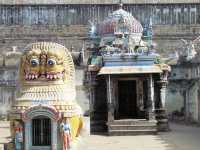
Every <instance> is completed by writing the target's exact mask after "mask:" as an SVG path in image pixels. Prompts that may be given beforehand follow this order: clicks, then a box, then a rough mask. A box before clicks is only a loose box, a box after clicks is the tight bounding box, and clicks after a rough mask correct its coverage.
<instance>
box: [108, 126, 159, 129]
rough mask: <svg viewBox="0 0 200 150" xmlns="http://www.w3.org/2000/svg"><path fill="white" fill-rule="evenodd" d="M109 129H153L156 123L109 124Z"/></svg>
mask: <svg viewBox="0 0 200 150" xmlns="http://www.w3.org/2000/svg"><path fill="white" fill-rule="evenodd" d="M108 128H109V130H152V129H153V130H154V129H157V126H156V125H109V126H108Z"/></svg>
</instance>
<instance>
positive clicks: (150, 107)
mask: <svg viewBox="0 0 200 150" xmlns="http://www.w3.org/2000/svg"><path fill="white" fill-rule="evenodd" d="M147 107H148V108H147V109H148V110H147V111H148V112H147V119H149V120H152V119H155V114H154V110H155V103H154V81H153V77H152V74H151V75H150V76H149V78H148V101H147Z"/></svg>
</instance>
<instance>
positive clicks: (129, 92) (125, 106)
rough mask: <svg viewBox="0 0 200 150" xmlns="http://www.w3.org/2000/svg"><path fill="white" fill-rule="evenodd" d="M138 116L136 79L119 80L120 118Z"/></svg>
mask: <svg viewBox="0 0 200 150" xmlns="http://www.w3.org/2000/svg"><path fill="white" fill-rule="evenodd" d="M127 118H137V88H136V80H121V81H119V82H118V119H127Z"/></svg>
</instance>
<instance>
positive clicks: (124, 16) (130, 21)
mask: <svg viewBox="0 0 200 150" xmlns="http://www.w3.org/2000/svg"><path fill="white" fill-rule="evenodd" d="M117 32H123V33H142V32H143V28H142V25H141V23H140V22H139V21H137V20H136V19H135V18H134V17H133V15H132V14H131V13H129V12H127V11H125V10H124V9H122V8H120V9H118V10H116V11H114V12H113V13H111V14H109V16H108V17H107V18H106V19H105V20H104V21H103V22H101V23H100V24H98V25H97V34H98V35H104V34H115V33H117Z"/></svg>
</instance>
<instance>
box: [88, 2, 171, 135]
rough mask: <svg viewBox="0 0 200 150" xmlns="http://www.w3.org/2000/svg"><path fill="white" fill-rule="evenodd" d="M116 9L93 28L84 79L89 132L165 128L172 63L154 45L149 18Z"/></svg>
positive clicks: (145, 131) (142, 131) (119, 132)
mask: <svg viewBox="0 0 200 150" xmlns="http://www.w3.org/2000/svg"><path fill="white" fill-rule="evenodd" d="M148 29H149V30H147V33H146V34H144V32H143V27H142V25H141V23H140V22H139V21H138V20H136V19H135V18H134V16H133V15H132V14H131V13H129V12H127V11H125V10H124V9H123V8H122V5H121V6H120V8H119V9H118V10H116V11H114V12H112V13H111V14H110V15H108V17H106V18H105V19H104V21H103V22H100V23H98V24H96V25H95V26H94V28H93V29H92V33H93V34H92V36H91V41H92V47H91V56H90V58H89V60H88V68H87V81H88V85H89V88H90V91H89V92H90V121H91V122H90V127H91V132H92V133H95V132H107V133H108V134H109V135H137V134H155V133H156V132H157V131H167V130H168V129H169V128H168V120H167V117H166V112H165V89H166V85H167V77H168V72H169V71H170V67H169V66H168V65H166V64H163V63H162V59H161V56H160V55H159V54H158V53H157V52H156V51H155V50H154V49H153V46H152V41H151V34H150V33H151V32H150V31H151V23H149V25H148Z"/></svg>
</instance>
